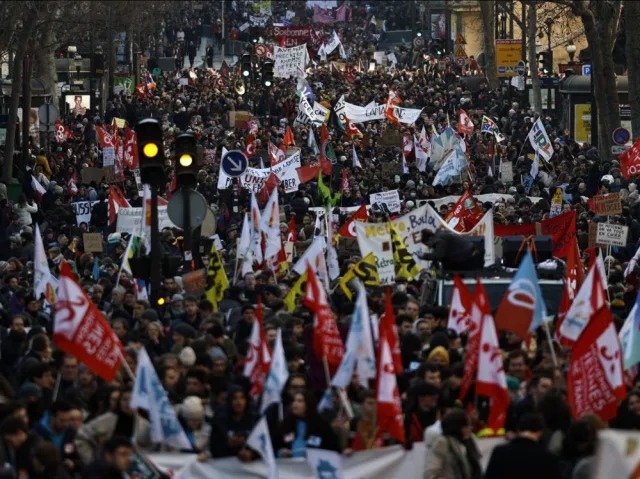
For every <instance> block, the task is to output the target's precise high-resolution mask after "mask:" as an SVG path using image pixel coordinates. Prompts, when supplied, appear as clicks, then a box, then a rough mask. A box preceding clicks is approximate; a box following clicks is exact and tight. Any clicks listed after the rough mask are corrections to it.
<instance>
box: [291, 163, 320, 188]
mask: <svg viewBox="0 0 640 479" xmlns="http://www.w3.org/2000/svg"><path fill="white" fill-rule="evenodd" d="M296 171H297V172H298V178H300V183H308V182H309V181H311V180H314V179H316V178H318V175H319V174H320V165H319V164H317V163H316V164H315V165H308V166H301V167H300V168H296Z"/></svg>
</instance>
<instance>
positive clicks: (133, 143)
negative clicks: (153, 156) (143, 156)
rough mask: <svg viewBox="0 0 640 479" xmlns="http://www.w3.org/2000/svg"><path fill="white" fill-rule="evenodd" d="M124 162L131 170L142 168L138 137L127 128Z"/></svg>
mask: <svg viewBox="0 0 640 479" xmlns="http://www.w3.org/2000/svg"><path fill="white" fill-rule="evenodd" d="M124 162H125V164H126V165H127V167H128V168H129V169H132V170H135V169H137V168H140V160H139V158H138V135H137V134H136V132H135V131H134V130H132V129H131V128H127V129H126V130H125V134H124Z"/></svg>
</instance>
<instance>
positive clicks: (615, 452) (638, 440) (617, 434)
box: [589, 429, 640, 479]
mask: <svg viewBox="0 0 640 479" xmlns="http://www.w3.org/2000/svg"><path fill="white" fill-rule="evenodd" d="M638 444H640V432H638V431H619V430H615V429H605V430H603V431H600V432H599V433H598V449H597V451H596V460H595V461H594V463H593V464H594V466H593V468H592V470H591V474H590V475H589V477H592V478H593V479H611V478H614V477H624V478H627V477H637V472H638V468H639V466H640V447H638Z"/></svg>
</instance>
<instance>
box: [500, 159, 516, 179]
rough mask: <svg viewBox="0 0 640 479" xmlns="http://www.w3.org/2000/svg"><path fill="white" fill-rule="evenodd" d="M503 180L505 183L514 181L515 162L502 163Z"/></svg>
mask: <svg viewBox="0 0 640 479" xmlns="http://www.w3.org/2000/svg"><path fill="white" fill-rule="evenodd" d="M501 172H502V181H503V182H504V183H513V163H511V162H510V161H504V162H503V163H502V170H501Z"/></svg>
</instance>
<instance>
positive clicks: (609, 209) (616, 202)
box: [593, 193, 622, 216]
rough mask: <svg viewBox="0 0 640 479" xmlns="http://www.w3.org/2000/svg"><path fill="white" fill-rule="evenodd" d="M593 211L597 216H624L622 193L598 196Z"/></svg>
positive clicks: (594, 201)
mask: <svg viewBox="0 0 640 479" xmlns="http://www.w3.org/2000/svg"><path fill="white" fill-rule="evenodd" d="M593 209H594V211H595V213H596V216H611V215H620V214H622V202H621V201H620V193H609V194H607V195H596V196H594V197H593Z"/></svg>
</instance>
